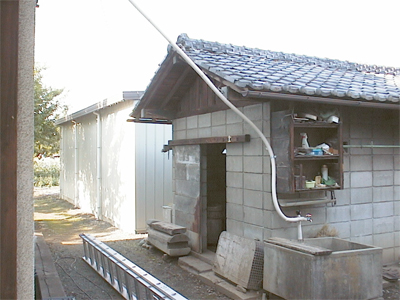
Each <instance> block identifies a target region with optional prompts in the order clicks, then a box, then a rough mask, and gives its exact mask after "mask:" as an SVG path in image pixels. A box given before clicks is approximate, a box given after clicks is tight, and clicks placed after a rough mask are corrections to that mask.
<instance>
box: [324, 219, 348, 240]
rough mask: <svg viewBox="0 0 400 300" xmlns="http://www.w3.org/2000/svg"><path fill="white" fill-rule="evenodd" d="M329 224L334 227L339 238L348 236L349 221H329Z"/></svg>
mask: <svg viewBox="0 0 400 300" xmlns="http://www.w3.org/2000/svg"><path fill="white" fill-rule="evenodd" d="M329 225H330V226H332V227H333V228H335V229H336V231H337V232H338V237H339V238H341V239H349V238H350V222H348V221H346V222H340V223H330V224H329Z"/></svg>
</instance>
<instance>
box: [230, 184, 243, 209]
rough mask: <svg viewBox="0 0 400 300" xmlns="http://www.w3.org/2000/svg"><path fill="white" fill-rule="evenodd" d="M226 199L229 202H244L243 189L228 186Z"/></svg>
mask: <svg viewBox="0 0 400 300" xmlns="http://www.w3.org/2000/svg"><path fill="white" fill-rule="evenodd" d="M226 201H227V202H229V203H235V204H240V205H242V204H243V189H241V188H240V189H238V188H232V187H227V188H226Z"/></svg>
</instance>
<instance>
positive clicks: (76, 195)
mask: <svg viewBox="0 0 400 300" xmlns="http://www.w3.org/2000/svg"><path fill="white" fill-rule="evenodd" d="M71 122H72V123H74V126H75V136H74V156H75V157H74V174H75V177H74V187H75V189H74V206H75V207H77V204H78V123H76V122H75V121H74V120H72V121H71Z"/></svg>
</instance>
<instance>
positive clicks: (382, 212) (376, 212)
mask: <svg viewBox="0 0 400 300" xmlns="http://www.w3.org/2000/svg"><path fill="white" fill-rule="evenodd" d="M372 207H373V216H374V218H382V217H390V216H393V211H394V206H393V202H379V203H374V204H373V206H372Z"/></svg>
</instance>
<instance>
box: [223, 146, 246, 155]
mask: <svg viewBox="0 0 400 300" xmlns="http://www.w3.org/2000/svg"><path fill="white" fill-rule="evenodd" d="M226 155H243V144H242V143H234V144H226Z"/></svg>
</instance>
